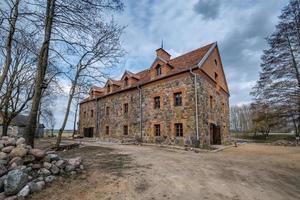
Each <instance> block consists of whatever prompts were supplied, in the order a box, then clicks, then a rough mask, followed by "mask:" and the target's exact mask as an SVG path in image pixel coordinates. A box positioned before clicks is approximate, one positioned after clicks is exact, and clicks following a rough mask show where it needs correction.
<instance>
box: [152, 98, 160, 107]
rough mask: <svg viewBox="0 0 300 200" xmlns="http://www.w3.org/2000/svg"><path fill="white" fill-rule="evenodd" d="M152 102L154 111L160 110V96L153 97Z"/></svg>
mask: <svg viewBox="0 0 300 200" xmlns="http://www.w3.org/2000/svg"><path fill="white" fill-rule="evenodd" d="M157 99H158V101H157ZM153 100H154V109H160V96H155V97H154V98H153Z"/></svg>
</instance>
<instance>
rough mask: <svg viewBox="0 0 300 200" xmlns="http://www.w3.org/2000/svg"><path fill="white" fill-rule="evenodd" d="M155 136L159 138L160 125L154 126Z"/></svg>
mask: <svg viewBox="0 0 300 200" xmlns="http://www.w3.org/2000/svg"><path fill="white" fill-rule="evenodd" d="M154 133H155V136H160V124H154Z"/></svg>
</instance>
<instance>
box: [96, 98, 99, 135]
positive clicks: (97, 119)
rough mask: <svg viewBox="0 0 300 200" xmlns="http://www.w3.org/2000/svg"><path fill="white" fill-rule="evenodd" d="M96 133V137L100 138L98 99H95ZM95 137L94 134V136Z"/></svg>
mask: <svg viewBox="0 0 300 200" xmlns="http://www.w3.org/2000/svg"><path fill="white" fill-rule="evenodd" d="M96 133H97V135H98V137H99V138H100V132H99V103H98V99H96ZM95 136H96V134H95Z"/></svg>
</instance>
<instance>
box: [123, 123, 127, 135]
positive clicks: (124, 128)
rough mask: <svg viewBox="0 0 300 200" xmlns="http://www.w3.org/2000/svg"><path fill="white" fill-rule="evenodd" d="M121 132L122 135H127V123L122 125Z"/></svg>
mask: <svg viewBox="0 0 300 200" xmlns="http://www.w3.org/2000/svg"><path fill="white" fill-rule="evenodd" d="M123 134H124V135H128V126H127V125H125V126H124V127H123Z"/></svg>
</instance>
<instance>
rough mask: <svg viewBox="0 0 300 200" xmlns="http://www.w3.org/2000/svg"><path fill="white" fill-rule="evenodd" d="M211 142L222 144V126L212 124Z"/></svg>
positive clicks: (212, 143)
mask: <svg viewBox="0 0 300 200" xmlns="http://www.w3.org/2000/svg"><path fill="white" fill-rule="evenodd" d="M209 129H210V144H211V145H214V144H221V143H222V142H221V128H220V126H217V125H215V124H213V123H211V124H210V127H209Z"/></svg>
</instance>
